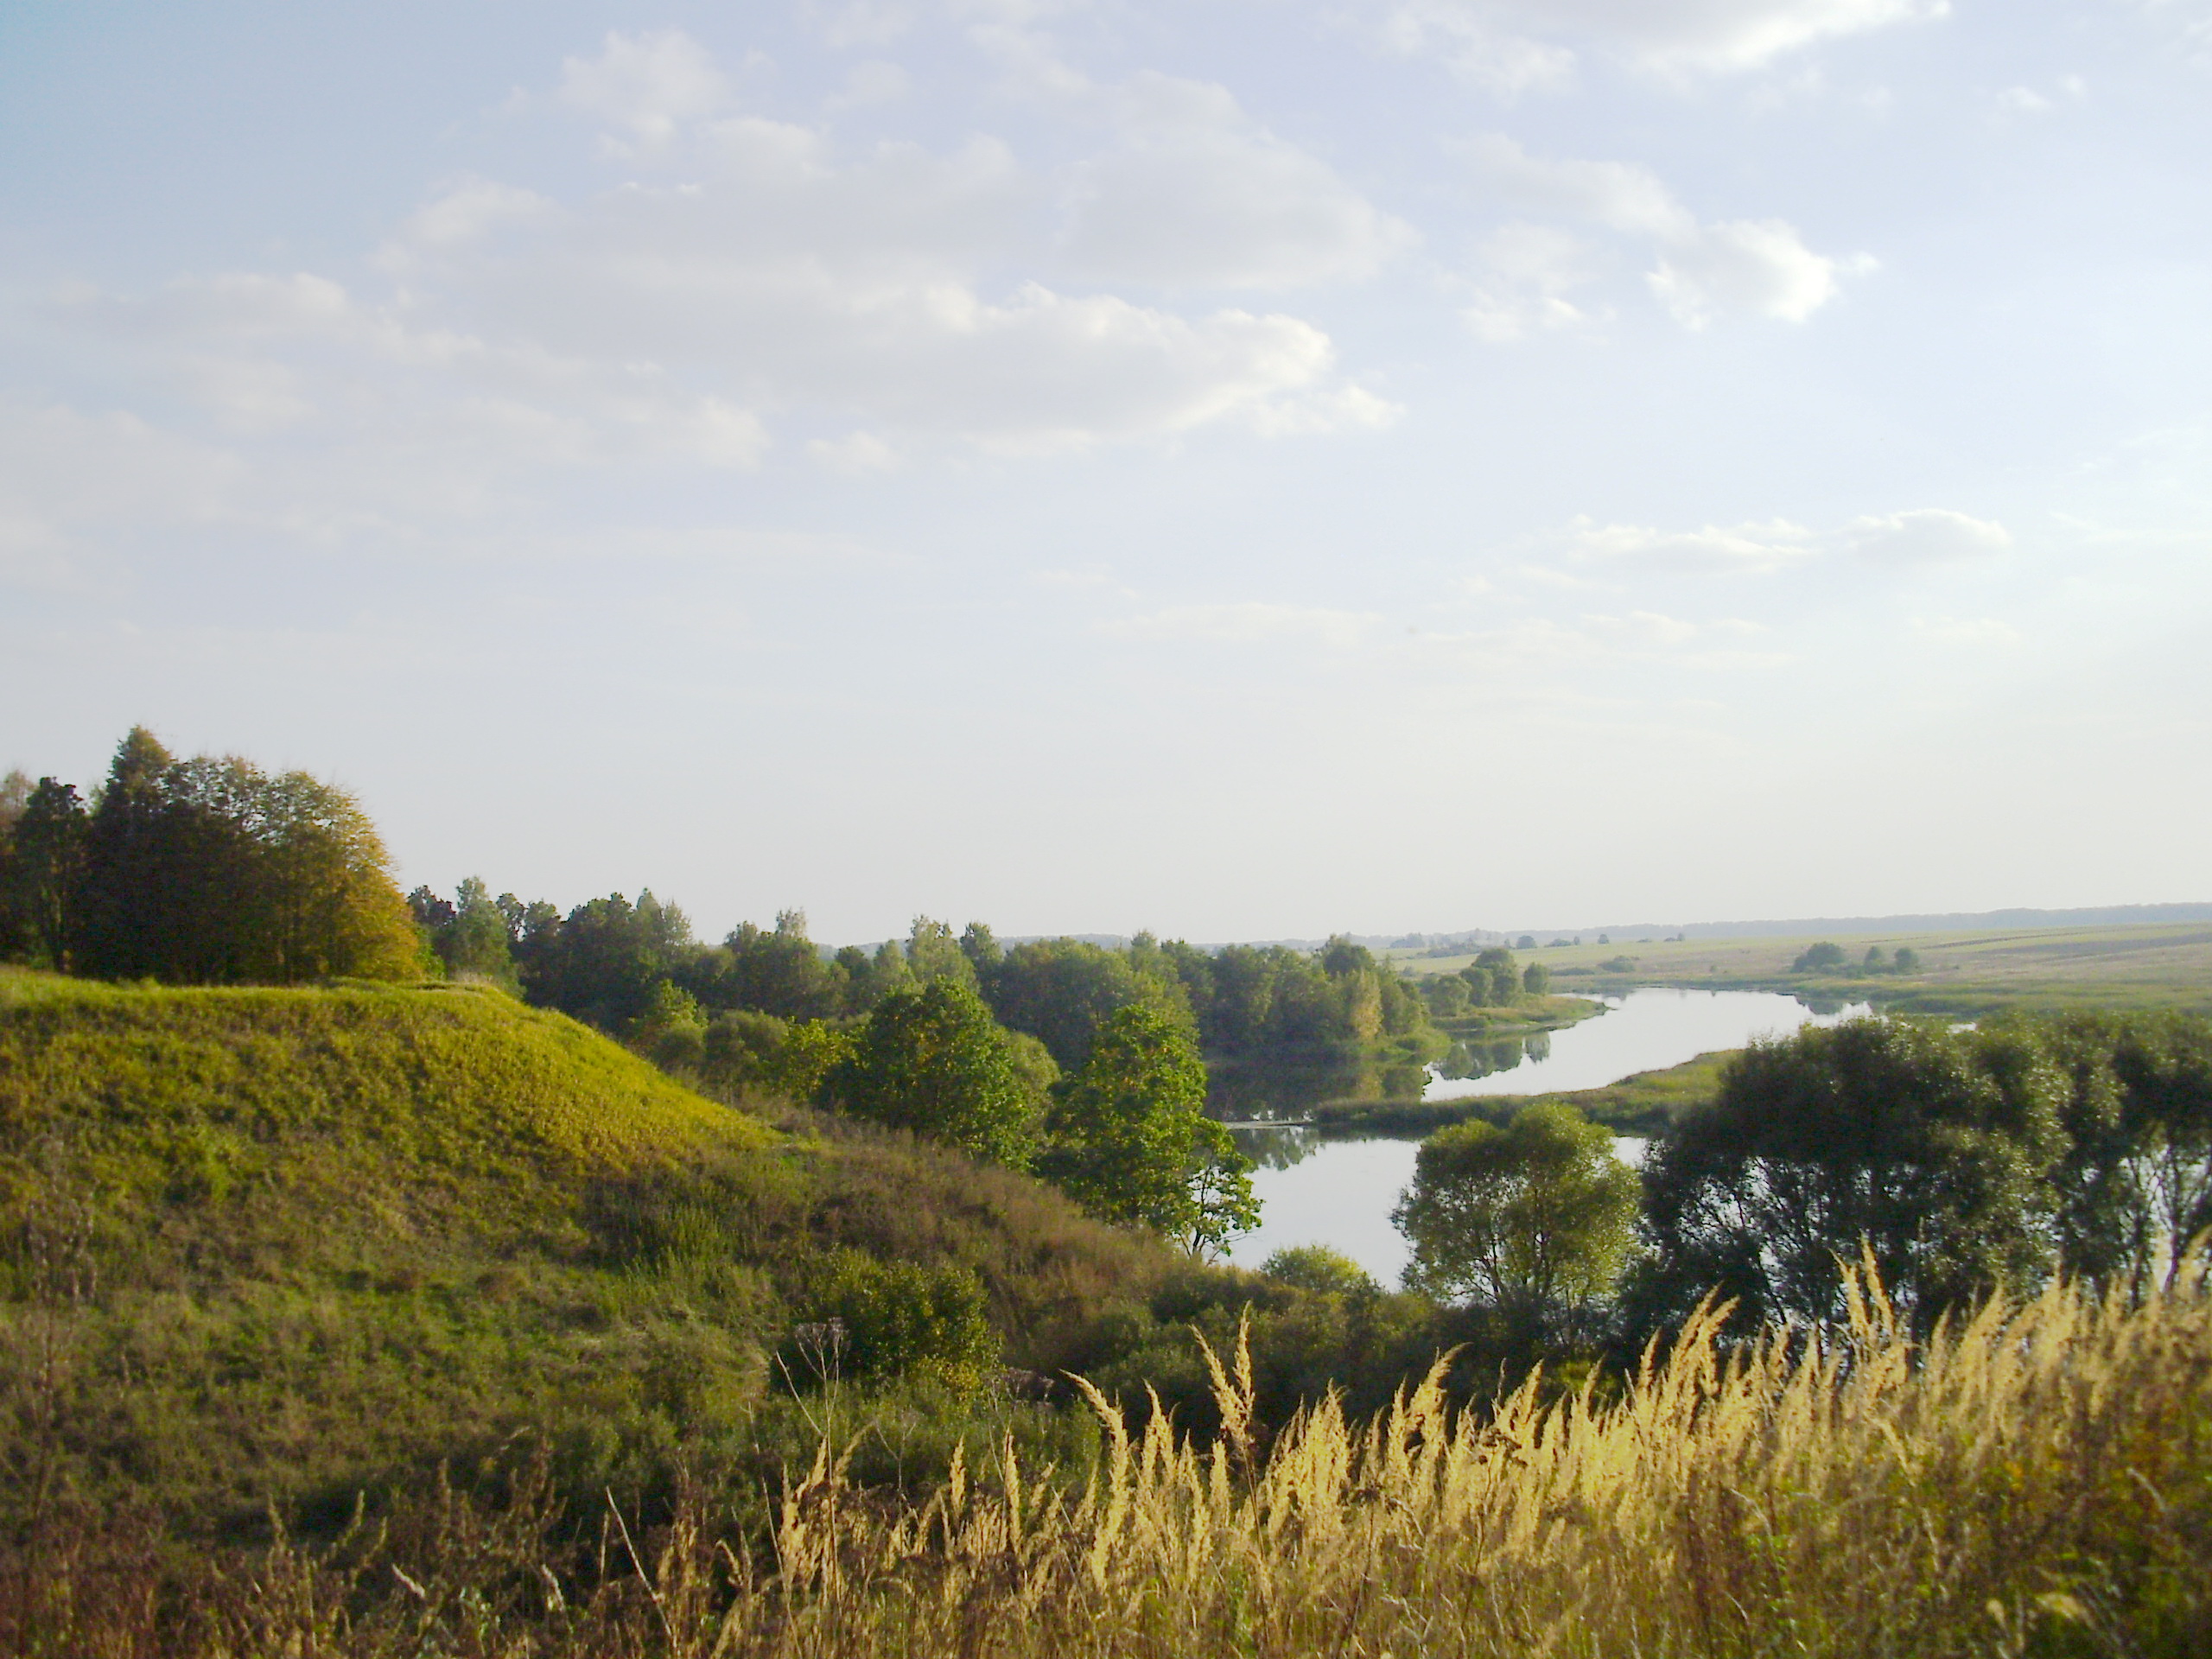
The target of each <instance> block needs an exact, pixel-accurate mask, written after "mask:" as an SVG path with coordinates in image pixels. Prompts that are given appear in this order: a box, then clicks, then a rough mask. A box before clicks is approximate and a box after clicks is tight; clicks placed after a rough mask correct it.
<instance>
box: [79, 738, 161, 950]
mask: <svg viewBox="0 0 2212 1659" xmlns="http://www.w3.org/2000/svg"><path fill="white" fill-rule="evenodd" d="M175 764H176V757H175V756H174V755H172V754H171V753H169V752H168V750H167V749H166V748H163V747H162V744H161V741H160V740H159V739H158V738H156V736H155V735H154V734H152V733H151V732H149V731H148V730H147V729H146V728H144V727H143V726H134V727H132V728H130V731H129V732H128V733H127V734H125V735H124V740H123V741H122V742H121V743H120V744H119V745H118V746H117V747H116V751H115V759H114V760H112V761H111V763H110V764H109V766H108V772H107V781H106V782H105V784H104V785H101V787H100V791H99V795H98V796H97V797H96V798H95V804H94V805H93V808H92V824H91V828H90V834H89V836H88V837H87V844H86V852H85V863H86V880H85V884H84V887H83V890H82V894H81V904H80V908H79V916H78V925H77V929H76V936H77V937H76V942H75V943H76V956H77V963H78V967H79V971H80V972H84V973H88V974H92V975H93V976H97V977H101V978H107V979H138V978H158V977H161V976H162V975H161V971H160V970H161V966H162V956H163V950H164V944H165V938H166V935H167V934H168V916H167V915H165V914H164V913H163V912H164V910H165V908H166V907H165V906H164V905H163V893H164V889H165V887H166V885H167V883H166V880H165V878H166V877H167V876H168V871H166V870H165V869H164V868H162V867H163V865H164V863H165V862H166V859H165V857H164V852H165V849H164V846H163V842H164V841H165V839H167V838H166V837H164V836H163V835H162V817H163V809H164V806H165V804H166V803H165V800H164V798H163V795H162V778H163V776H164V774H166V773H167V772H168V769H169V768H170V767H171V766H175Z"/></svg>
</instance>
